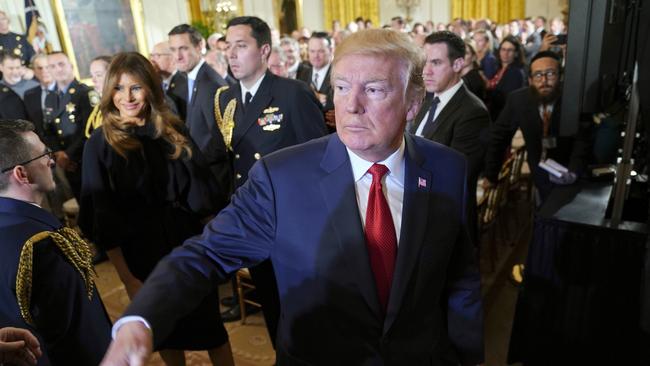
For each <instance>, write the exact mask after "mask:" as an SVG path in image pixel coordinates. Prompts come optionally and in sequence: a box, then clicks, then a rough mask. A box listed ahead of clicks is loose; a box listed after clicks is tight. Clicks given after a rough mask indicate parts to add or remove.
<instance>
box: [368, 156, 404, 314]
mask: <svg viewBox="0 0 650 366" xmlns="http://www.w3.org/2000/svg"><path fill="white" fill-rule="evenodd" d="M368 172H369V173H370V174H371V175H372V184H371V185H370V193H369V194H368V209H367V211H366V245H367V246H368V254H369V256H370V266H371V267H372V273H373V274H374V276H375V283H376V285H377V293H378V295H379V301H380V303H381V306H382V309H383V310H384V313H385V312H386V307H387V306H388V297H389V295H390V286H391V283H392V281H393V272H394V270H395V257H396V256H397V237H396V236H395V225H394V224H393V219H392V216H391V213H390V208H389V207H388V202H386V197H384V193H383V191H382V188H381V178H382V177H383V176H384V175H385V174H386V173H387V172H388V168H387V167H386V166H385V165H380V164H373V165H372V166H371V167H370V169H368Z"/></svg>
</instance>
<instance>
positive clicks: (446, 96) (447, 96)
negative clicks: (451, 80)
mask: <svg viewBox="0 0 650 366" xmlns="http://www.w3.org/2000/svg"><path fill="white" fill-rule="evenodd" d="M461 86H463V79H460V80H459V81H458V82H457V83H456V84H454V86H452V87H451V88H449V89H447V90H445V91H443V92H442V93H440V94H436V95H435V96H434V97H438V99H440V103H439V104H438V109H439V110H442V107H443V106H444V105H445V104H447V103H448V102H449V100H451V98H452V97H453V96H454V94H456V92H457V91H458V89H460V87H461Z"/></svg>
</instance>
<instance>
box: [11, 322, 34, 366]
mask: <svg viewBox="0 0 650 366" xmlns="http://www.w3.org/2000/svg"><path fill="white" fill-rule="evenodd" d="M42 355H43V352H41V345H40V343H38V339H36V337H34V335H33V334H32V333H30V332H29V331H28V330H26V329H20V328H11V327H6V328H2V329H0V364H4V363H7V364H12V365H19V366H23V365H24V366H27V365H36V360H37V359H38V358H39V357H41V356H42Z"/></svg>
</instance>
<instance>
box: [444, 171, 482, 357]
mask: <svg viewBox="0 0 650 366" xmlns="http://www.w3.org/2000/svg"><path fill="white" fill-rule="evenodd" d="M466 174H467V173H466ZM466 180H467V179H465V181H466ZM468 197H469V195H468V194H467V187H465V194H464V198H463V199H464V200H467V199H468ZM462 207H463V210H464V209H465V207H467V204H465V203H464V202H463V205H462ZM465 217H466V215H465V213H464V212H463V213H462V215H461V221H462V222H463V225H462V226H461V229H460V230H459V235H458V238H457V240H456V243H455V246H454V251H453V253H452V257H451V261H450V263H449V269H448V271H447V289H446V292H447V299H448V300H447V327H448V334H449V339H450V340H451V342H452V344H453V346H454V348H455V349H456V352H457V353H458V357H459V359H460V361H461V364H462V365H476V364H479V363H482V362H483V359H484V349H483V347H484V346H483V333H484V332H483V304H482V301H481V278H480V275H479V272H478V264H477V260H476V258H477V254H476V251H475V249H474V245H472V242H471V240H470V237H469V231H468V227H467V223H466V222H465Z"/></svg>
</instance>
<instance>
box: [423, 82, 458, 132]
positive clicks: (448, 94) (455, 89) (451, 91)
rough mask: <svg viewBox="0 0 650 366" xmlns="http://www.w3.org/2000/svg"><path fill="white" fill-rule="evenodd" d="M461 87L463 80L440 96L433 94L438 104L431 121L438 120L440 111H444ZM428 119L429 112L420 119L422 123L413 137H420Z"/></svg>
mask: <svg viewBox="0 0 650 366" xmlns="http://www.w3.org/2000/svg"><path fill="white" fill-rule="evenodd" d="M461 86H463V79H460V81H459V82H457V83H456V84H455V85H454V86H452V87H451V88H449V89H447V90H445V91H443V92H442V93H440V94H435V95H434V96H433V97H434V98H435V97H438V99H440V103H438V106H437V107H436V114H435V115H434V116H433V120H432V121H434V122H435V120H436V118H438V116H439V115H440V112H442V110H443V109H445V106H446V105H447V103H449V101H450V100H451V98H453V96H454V94H456V93H457V92H458V90H459V89H460V87H461ZM428 117H429V112H427V113H426V114H425V115H424V117H423V118H422V121H420V124H419V125H418V129H417V130H416V131H415V135H417V136H422V131H423V130H424V125H425V122H426V121H427V118H428Z"/></svg>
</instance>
